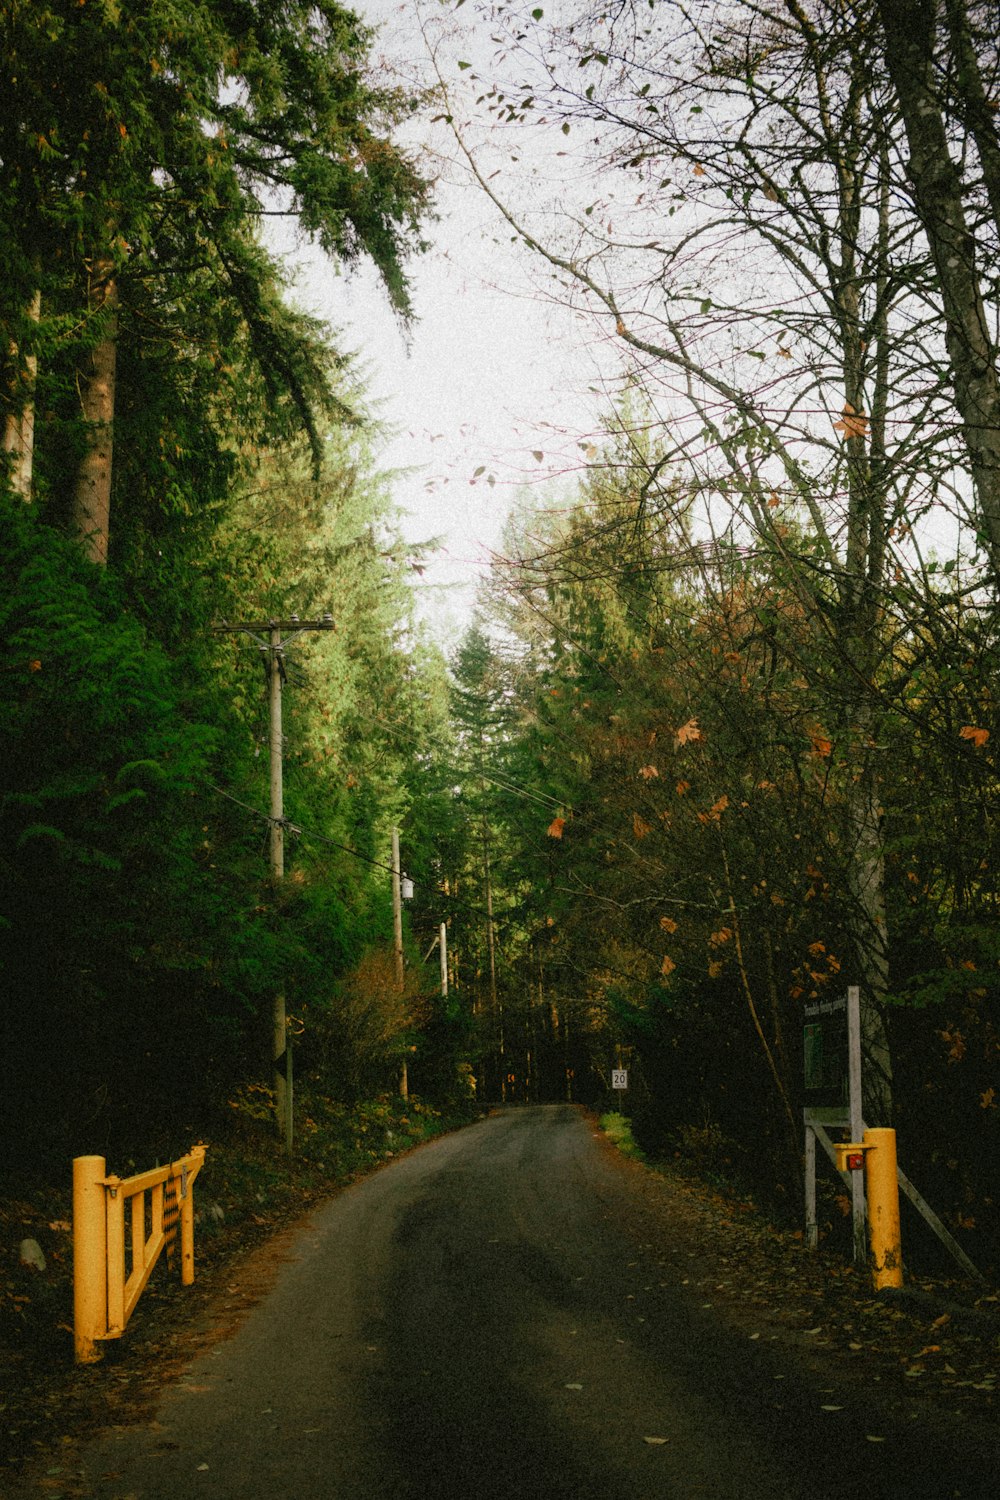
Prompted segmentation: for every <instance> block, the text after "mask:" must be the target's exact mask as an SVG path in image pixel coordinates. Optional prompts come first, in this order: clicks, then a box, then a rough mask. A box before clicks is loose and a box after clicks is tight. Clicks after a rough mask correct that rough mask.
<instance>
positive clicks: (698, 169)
mask: <svg viewBox="0 0 1000 1500" xmlns="http://www.w3.org/2000/svg"><path fill="white" fill-rule="evenodd" d="M694 175H695V177H704V175H705V168H704V167H703V166H702V164H701V162H698V163H697V164H696V165H695V168H694Z"/></svg>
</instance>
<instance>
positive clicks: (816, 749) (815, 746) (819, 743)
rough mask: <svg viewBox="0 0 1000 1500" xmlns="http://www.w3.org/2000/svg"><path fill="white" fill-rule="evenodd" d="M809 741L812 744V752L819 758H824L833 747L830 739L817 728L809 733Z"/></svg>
mask: <svg viewBox="0 0 1000 1500" xmlns="http://www.w3.org/2000/svg"><path fill="white" fill-rule="evenodd" d="M809 743H810V744H811V745H812V752H813V754H814V755H818V756H819V758H820V760H825V759H826V757H827V756H828V755H829V754H830V752H831V750H832V749H833V743H832V741H831V740H828V739H827V738H826V736H825V735H824V734H821V733H820V731H819V730H818V729H817V730H813V732H812V733H811V734H810V736H809Z"/></svg>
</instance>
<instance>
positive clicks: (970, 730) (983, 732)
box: [958, 724, 990, 750]
mask: <svg viewBox="0 0 1000 1500" xmlns="http://www.w3.org/2000/svg"><path fill="white" fill-rule="evenodd" d="M958 737H959V739H960V740H971V741H972V743H973V744H974V745H975V747H976V749H977V750H980V749H982V747H983V745H985V744H986V741H987V740H988V739H989V737H990V732H989V730H988V729H977V728H976V727H975V725H973V724H966V725H965V726H964V728H962V729H960V730H959V731H958Z"/></svg>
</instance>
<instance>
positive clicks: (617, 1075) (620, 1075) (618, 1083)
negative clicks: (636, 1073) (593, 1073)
mask: <svg viewBox="0 0 1000 1500" xmlns="http://www.w3.org/2000/svg"><path fill="white" fill-rule="evenodd" d="M611 1087H612V1088H613V1089H627V1088H628V1069H627V1068H613V1069H612V1070H611Z"/></svg>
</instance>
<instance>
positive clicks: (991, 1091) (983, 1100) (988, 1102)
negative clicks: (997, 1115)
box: [979, 1088, 997, 1109]
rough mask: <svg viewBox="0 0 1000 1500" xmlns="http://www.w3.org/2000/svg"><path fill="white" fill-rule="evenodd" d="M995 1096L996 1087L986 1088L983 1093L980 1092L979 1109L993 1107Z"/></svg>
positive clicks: (994, 1106)
mask: <svg viewBox="0 0 1000 1500" xmlns="http://www.w3.org/2000/svg"><path fill="white" fill-rule="evenodd" d="M996 1097H997V1091H996V1089H995V1088H988V1089H987V1090H986V1091H985V1093H982V1094H980V1096H979V1107H980V1109H995V1108H996Z"/></svg>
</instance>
